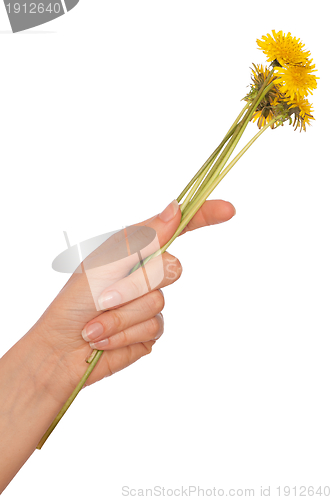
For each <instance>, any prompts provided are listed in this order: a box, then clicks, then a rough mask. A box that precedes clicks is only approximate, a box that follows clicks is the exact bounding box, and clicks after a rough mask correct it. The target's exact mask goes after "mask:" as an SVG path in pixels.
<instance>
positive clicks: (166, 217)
mask: <svg viewBox="0 0 332 500" xmlns="http://www.w3.org/2000/svg"><path fill="white" fill-rule="evenodd" d="M178 210H179V204H178V202H177V200H173V201H172V203H170V204H169V205H167V207H166V208H165V210H163V211H162V212H161V214H159V218H160V219H161V220H162V221H163V222H169V221H170V220H172V219H173V217H175V215H176V213H177V211H178Z"/></svg>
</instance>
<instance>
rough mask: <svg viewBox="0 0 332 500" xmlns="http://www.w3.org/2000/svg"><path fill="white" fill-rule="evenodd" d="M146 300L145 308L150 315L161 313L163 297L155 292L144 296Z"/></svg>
mask: <svg viewBox="0 0 332 500" xmlns="http://www.w3.org/2000/svg"><path fill="white" fill-rule="evenodd" d="M146 299H147V307H148V309H149V311H151V313H152V314H155V313H156V311H158V312H159V311H161V310H162V309H163V307H164V297H163V295H162V293H160V292H159V290H155V291H153V292H150V293H149V294H147V296H146Z"/></svg>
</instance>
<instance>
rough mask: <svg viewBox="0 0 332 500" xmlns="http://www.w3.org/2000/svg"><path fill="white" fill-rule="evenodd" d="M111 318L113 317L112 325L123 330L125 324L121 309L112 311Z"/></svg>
mask: <svg viewBox="0 0 332 500" xmlns="http://www.w3.org/2000/svg"><path fill="white" fill-rule="evenodd" d="M111 314H112V315H111V318H112V322H111V325H112V327H115V329H116V330H121V329H122V325H123V319H122V315H121V313H120V312H119V311H116V310H115V311H112V313H111Z"/></svg>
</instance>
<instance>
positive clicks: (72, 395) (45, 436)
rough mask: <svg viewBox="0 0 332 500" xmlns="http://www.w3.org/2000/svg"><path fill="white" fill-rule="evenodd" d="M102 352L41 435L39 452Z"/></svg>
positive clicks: (99, 352) (100, 353)
mask: <svg viewBox="0 0 332 500" xmlns="http://www.w3.org/2000/svg"><path fill="white" fill-rule="evenodd" d="M103 352H104V351H98V352H97V354H96V356H95V357H94V359H93V361H92V362H91V363H90V365H89V367H88V369H87V370H86V372H85V373H84V375H83V377H82V378H81V380H80V382H79V383H78V385H77V386H76V387H75V389H74V391H73V392H72V394H71V395H70V397H69V398H68V399H67V401H66V403H65V404H64V406H63V407H62V408H61V410H60V412H59V413H58V414H57V416H56V417H55V419H54V420H53V422H52V424H51V425H50V427H49V428H48V429H47V431H46V432H45V434H44V435H43V437H42V438H41V440H40V441H39V443H38V446H37V450H41V449H42V447H43V445H44V443H45V441H46V440H47V438H48V437H49V435H50V434H51V432H53V431H54V429H55V428H56V426H57V425H58V423H59V422H60V420H61V419H62V417H63V416H64V414H65V413H66V411H67V410H68V408H69V407H70V405H71V404H72V402H73V401H74V399H75V398H76V396H77V395H78V393H79V392H80V390H81V389H82V387H83V386H84V384H85V382H86V381H87V379H88V378H89V376H90V374H91V372H92V370H93V369H94V367H95V366H96V364H97V363H98V361H99V359H100V357H101V355H102V354H103Z"/></svg>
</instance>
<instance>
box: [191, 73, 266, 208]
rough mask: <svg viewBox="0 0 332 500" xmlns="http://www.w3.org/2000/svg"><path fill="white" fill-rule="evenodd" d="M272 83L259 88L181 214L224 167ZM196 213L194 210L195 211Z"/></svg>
mask: <svg viewBox="0 0 332 500" xmlns="http://www.w3.org/2000/svg"><path fill="white" fill-rule="evenodd" d="M272 73H273V70H272V71H270V73H269V76H268V78H267V79H266V81H269V78H270V76H271V75H272ZM273 85H274V83H273V82H272V83H271V84H270V85H267V86H264V85H263V86H262V88H261V89H260V91H259V93H258V94H257V96H256V98H255V100H254V101H253V103H252V104H251V105H250V107H249V109H248V111H247V113H246V115H245V117H244V118H243V120H242V121H241V122H239V123H238V125H237V130H235V132H234V134H233V135H232V138H231V140H230V141H229V142H228V144H227V145H226V147H225V149H224V150H223V152H222V154H221V155H220V156H219V158H218V160H217V162H216V164H215V165H214V167H213V172H211V176H210V177H209V178H208V179H207V183H204V182H203V186H202V187H201V189H200V190H199V191H197V192H196V193H195V195H194V196H193V198H192V200H191V201H190V203H189V204H188V205H187V207H186V209H185V210H184V212H183V215H186V214H187V213H188V212H190V210H191V207H193V206H195V203H196V200H197V199H198V197H199V196H200V194H201V192H202V190H203V189H205V188H206V187H207V186H209V185H210V183H212V182H213V181H214V180H215V179H216V178H217V177H218V175H219V174H220V172H221V170H222V169H223V168H224V166H225V164H226V163H227V161H228V159H229V157H230V156H231V154H232V152H233V151H234V149H235V147H236V145H237V144H238V142H239V140H240V139H241V137H242V135H243V133H244V131H245V129H246V127H247V125H248V123H249V121H250V120H251V118H252V115H253V114H254V112H255V110H256V108H257V106H258V105H259V103H260V102H261V101H262V100H263V99H264V97H265V95H266V94H267V92H268V91H269V90H270V89H271V88H272V87H273ZM195 213H196V212H195Z"/></svg>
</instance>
